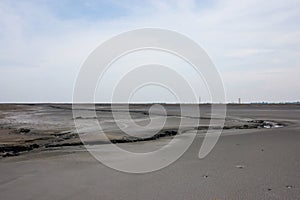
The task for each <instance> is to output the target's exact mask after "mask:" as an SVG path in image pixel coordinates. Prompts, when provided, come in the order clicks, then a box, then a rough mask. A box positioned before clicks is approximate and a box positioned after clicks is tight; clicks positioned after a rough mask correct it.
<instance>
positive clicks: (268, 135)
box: [0, 105, 300, 199]
mask: <svg viewBox="0 0 300 200" xmlns="http://www.w3.org/2000/svg"><path fill="white" fill-rule="evenodd" d="M62 106H63V105H62ZM17 107H18V108H16V107H15V106H7V105H5V106H4V107H3V106H2V107H1V116H0V119H1V127H2V128H1V145H2V146H1V147H7V146H14V145H20V144H23V145H21V146H24V145H25V146H26V145H27V146H28V145H33V144H38V145H39V146H38V147H37V146H36V147H32V149H33V150H31V151H29V152H27V153H22V152H21V154H20V155H19V156H9V157H5V158H2V159H1V160H0V171H1V173H0V199H70V198H72V199H84V198H85V199H298V198H299V196H300V181H299V180H300V170H299V169H300V159H299V158H300V157H299V155H298V154H299V152H300V134H299V131H300V122H299V119H300V108H299V106H297V105H229V106H228V107H227V109H228V110H227V113H228V119H227V121H226V126H227V127H229V128H228V129H226V130H224V132H223V134H222V137H221V138H220V139H219V141H218V143H217V145H216V146H215V148H214V149H213V151H212V152H211V153H210V154H209V155H208V156H207V157H205V158H204V159H202V160H200V159H198V156H197V155H198V151H199V148H200V146H201V143H202V141H203V136H202V135H201V134H198V136H197V137H196V139H195V141H194V143H193V144H192V146H191V147H190V148H189V149H188V151H186V152H185V154H184V155H183V156H182V157H181V158H180V159H179V160H177V161H176V162H175V163H173V164H172V165H170V166H168V167H167V168H164V169H162V170H159V171H156V172H153V173H147V174H143V175H133V174H126V173H121V172H117V171H115V170H112V169H110V168H108V167H105V166H104V165H102V164H100V163H99V162H98V161H97V160H95V159H94V158H93V157H92V156H91V155H90V154H89V153H88V152H86V150H85V149H84V148H83V147H82V146H80V145H74V146H68V145H65V144H66V143H73V142H74V143H75V142H77V141H78V138H76V137H77V136H76V133H74V132H73V131H74V125H73V120H72V117H73V116H72V114H71V113H70V112H69V111H66V110H67V108H65V109H62V108H61V107H60V108H57V107H53V106H50V105H47V106H45V105H43V106H40V107H39V108H37V106H36V105H34V106H17ZM12 109H14V111H13V112H12ZM135 109H136V110H137V111H138V112H134V113H135V114H134V116H133V117H134V118H136V119H139V118H143V117H145V113H143V112H144V111H145V110H147V109H146V108H135ZM206 109H207V108H205V106H204V108H203V109H202V110H204V115H201V116H203V118H204V119H206V117H205V112H206ZM62 110H64V111H63V112H62ZM208 110H209V109H208ZM142 111H143V112H142ZM168 111H170V115H172V116H170V117H173V120H171V121H170V124H171V125H170V126H171V127H173V128H174V127H175V126H176V117H174V116H177V114H176V112H177V111H176V109H172V108H170V109H168ZM102 112H103V113H106V115H105V114H103V113H102V114H101V111H99V114H100V115H98V116H99V117H100V118H101V120H103V119H102V118H106V119H107V120H109V119H111V118H110V117H109V112H104V111H103V108H102ZM13 113H14V114H13ZM16 113H17V114H16ZM45 113H46V114H45ZM47 113H48V114H47ZM49 113H51V114H49ZM33 116H36V119H34V120H33ZM41 116H42V117H41ZM57 116H59V117H57ZM47 118H48V120H46V119H47ZM37 119H40V121H38V122H35V121H37ZM9 120H10V121H9ZM253 120H264V121H275V122H278V123H282V124H285V125H287V126H285V127H282V128H270V129H269V128H257V127H251V126H252V125H253V122H251V121H253ZM51 122H52V123H51ZM35 123H37V124H36V125H34V124H35ZM245 124H246V125H247V127H244V125H245ZM258 124H260V123H258ZM206 125H207V124H206V123H205V120H204V122H203V124H201V127H205V126H206ZM254 125H255V126H256V125H257V123H254ZM111 126H114V125H112V124H108V129H109V128H111ZM170 126H169V127H168V130H169V129H170ZM249 126H250V127H249ZM189 128H191V127H189ZM197 128H199V127H197ZM27 129H29V130H30V131H29V132H28V130H27ZM114 130H115V129H114ZM92 131H93V130H92ZM119 133H120V132H119V131H115V132H113V133H111V135H112V137H114V138H115V137H117V138H118V137H119ZM54 134H55V135H54ZM61 134H62V135H61ZM73 134H74V137H69V136H70V135H73ZM9 136H10V137H11V138H9ZM64 137H66V138H64ZM29 138H32V139H33V141H34V142H32V141H30V140H29ZM121 138H123V136H122V137H121ZM170 139H171V138H169V137H162V138H160V139H157V140H151V141H146V142H145V141H144V142H135V143H122V144H118V145H120V147H124V148H127V149H132V150H134V149H139V148H140V147H142V148H145V149H147V148H148V146H149V145H150V144H153V143H154V144H155V145H156V146H160V145H164V144H165V141H168V140H170ZM37 141H38V142H37ZM60 143H62V144H63V145H62V147H57V146H58V145H56V146H55V147H50V148H46V147H45V146H47V145H49V144H60ZM150 146H151V145H150ZM99 148H100V149H103V151H105V150H106V144H101V145H99ZM6 153H7V152H6ZM108 153H112V154H113V152H108ZM113 159H115V160H118V159H124V158H118V157H114V158H113ZM112 162H113V160H112Z"/></svg>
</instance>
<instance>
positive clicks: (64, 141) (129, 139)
mask: <svg viewBox="0 0 300 200" xmlns="http://www.w3.org/2000/svg"><path fill="white" fill-rule="evenodd" d="M283 126H285V125H284V124H282V123H277V122H271V121H264V120H252V121H247V123H246V124H241V125H232V126H231V125H225V126H224V127H214V126H210V127H209V126H199V127H196V128H194V129H189V130H203V131H204V130H208V128H211V129H257V128H279V127H283ZM16 131H17V132H19V133H21V134H26V133H31V130H30V129H28V128H21V129H18V130H16ZM177 134H178V130H177V129H169V130H162V131H161V132H159V133H157V134H155V135H153V136H150V137H145V138H140V137H133V136H128V135H126V136H123V137H120V139H111V140H110V142H111V143H133V142H143V141H150V140H157V139H159V138H162V137H168V136H169V137H171V136H175V135H177ZM52 136H55V137H56V138H57V140H52V139H51V138H48V142H47V140H46V139H45V140H43V143H39V142H40V140H33V141H30V142H28V143H27V144H26V143H21V144H12V145H8V144H5V145H0V157H10V156H18V155H19V154H20V153H25V152H29V151H32V150H34V149H37V150H38V149H40V150H41V149H51V148H56V147H67V146H82V145H83V143H82V142H81V141H80V139H79V137H78V135H76V134H74V133H71V132H64V133H57V134H52ZM75 136H76V137H75ZM58 138H59V139H58ZM74 138H75V140H74ZM70 139H71V140H70ZM33 142H35V143H33ZM108 143H109V142H107V141H95V142H89V143H86V144H89V145H99V144H108Z"/></svg>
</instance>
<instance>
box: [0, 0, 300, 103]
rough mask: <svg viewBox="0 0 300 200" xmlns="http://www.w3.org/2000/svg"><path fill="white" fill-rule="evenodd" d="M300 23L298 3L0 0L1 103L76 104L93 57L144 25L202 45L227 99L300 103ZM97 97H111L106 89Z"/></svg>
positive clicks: (158, 96)
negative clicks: (75, 92) (79, 82)
mask: <svg viewBox="0 0 300 200" xmlns="http://www.w3.org/2000/svg"><path fill="white" fill-rule="evenodd" d="M299 24H300V1H299V0H273V1H261V0H245V1H240V0H228V1H223V0H212V1H209V0H203V1H202V0H199V1H192V0H187V1H184V0H177V1H176V0H174V1H173V0H167V1H155V0H150V1H138V0H133V1H121V0H112V1H101V0H100V1H96V0H86V1H83V0H24V1H18V0H14V1H12V0H0V102H71V101H72V93H73V89H74V83H75V81H76V77H77V75H78V73H79V71H80V67H81V65H82V63H83V62H84V61H85V59H86V58H87V57H88V55H89V54H90V53H91V52H92V51H93V50H94V49H95V48H96V47H97V46H98V45H100V44H101V43H102V42H104V41H106V40H108V39H110V38H112V37H113V36H115V35H118V34H120V33H122V32H125V31H130V30H133V29H138V28H145V27H155V28H163V29H168V30H173V31H176V32H178V33H181V34H183V35H186V36H188V37H189V38H191V39H192V40H194V41H195V42H197V43H198V44H199V45H200V46H201V47H202V48H203V49H205V51H206V53H207V54H208V55H209V57H210V58H211V60H212V61H213V63H214V64H215V66H216V68H217V69H218V71H219V73H220V75H221V77H222V80H223V83H224V88H225V92H226V101H227V102H237V99H238V98H241V99H242V102H262V101H265V102H286V101H299V100H300V87H299V85H300V78H299V74H300V66H299V65H300V26H299ZM136 56H137V55H136ZM127 65H128V63H127ZM116 70H117V66H116ZM116 72H117V71H116ZM189 72H190V71H189V70H185V71H182V73H183V74H184V73H186V74H187V76H189ZM191 73H192V72H191ZM109 76H110V77H113V76H114V73H112V74H111V75H109ZM189 78H190V79H194V77H193V76H192V75H191V76H190V77H189ZM192 81H193V80H192ZM110 84H111V83H110V80H109V78H108V80H107V82H105V83H104V85H108V86H109V85H110ZM178 87H180V86H178ZM108 88H109V87H108ZM197 92H198V93H199V94H198V95H199V96H201V95H202V93H201V89H199V91H197ZM164 93H165V94H164ZM167 93H168V92H167V91H164V90H163V89H162V88H157V87H152V88H151V87H150V88H145V90H144V91H140V92H137V93H136V96H135V98H136V99H137V100H138V101H174V97H173V96H172V95H170V94H167ZM96 96H97V101H104V102H106V101H108V100H109V99H108V98H107V95H106V93H105V91H97V95H96ZM204 96H205V95H204ZM203 101H209V98H204V100H203Z"/></svg>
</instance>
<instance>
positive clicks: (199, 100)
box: [199, 96, 201, 104]
mask: <svg viewBox="0 0 300 200" xmlns="http://www.w3.org/2000/svg"><path fill="white" fill-rule="evenodd" d="M199 104H201V97H200V96H199Z"/></svg>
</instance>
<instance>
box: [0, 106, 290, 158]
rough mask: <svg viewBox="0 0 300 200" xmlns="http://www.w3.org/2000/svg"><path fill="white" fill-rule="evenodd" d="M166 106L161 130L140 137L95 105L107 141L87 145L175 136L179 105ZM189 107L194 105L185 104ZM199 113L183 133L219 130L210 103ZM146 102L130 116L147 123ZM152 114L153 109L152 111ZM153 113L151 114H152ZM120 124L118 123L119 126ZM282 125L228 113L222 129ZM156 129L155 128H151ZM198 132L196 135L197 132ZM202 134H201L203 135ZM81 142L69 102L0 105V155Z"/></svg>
mask: <svg viewBox="0 0 300 200" xmlns="http://www.w3.org/2000/svg"><path fill="white" fill-rule="evenodd" d="M165 106H166V108H167V112H168V113H167V120H166V123H165V125H164V127H163V128H162V130H161V131H160V132H158V133H156V134H154V135H151V134H150V133H149V132H151V130H147V129H145V130H144V131H140V130H139V133H137V134H138V135H141V136H143V137H138V136H130V135H127V134H125V133H124V132H123V131H122V130H121V129H120V128H119V127H118V125H117V124H116V123H117V121H116V120H115V119H114V118H113V116H112V112H111V107H110V105H99V106H96V110H97V120H98V122H99V123H100V124H101V126H102V128H103V131H104V132H105V134H106V136H107V137H108V138H109V140H110V141H107V139H106V138H99V137H98V138H95V139H93V140H91V141H89V144H107V143H109V142H112V143H130V142H142V141H150V140H156V139H159V138H162V137H168V136H175V135H177V134H178V127H179V124H180V120H181V119H182V118H183V116H180V107H179V105H165ZM186 106H189V107H191V108H192V106H193V105H186ZM201 107H202V108H200V109H201V110H202V114H201V119H200V123H199V124H197V125H196V126H195V124H193V123H191V124H188V123H187V124H184V126H185V128H184V130H183V133H184V132H189V131H194V130H198V132H199V133H200V134H201V133H203V134H205V132H206V130H207V129H208V128H209V127H210V128H212V129H221V128H222V127H219V126H214V125H213V124H209V122H210V117H211V116H210V112H209V108H210V107H209V105H202V106H201ZM80 108H81V109H82V110H83V111H84V113H83V114H85V115H86V114H87V113H86V112H90V110H89V109H90V106H88V105H82V106H80ZM148 108H149V105H132V106H131V110H130V111H129V112H130V114H131V117H132V119H133V120H134V121H135V122H136V123H139V124H142V123H148V122H149V113H148ZM124 109H125V106H124V105H120V106H118V107H117V109H116V110H115V113H118V114H119V115H120V116H122V114H123V112H124ZM154 115H155V112H154ZM152 116H153V113H152ZM155 117H156V118H155V119H156V120H161V119H162V118H163V117H165V116H161V115H160V113H159V112H157V114H156V116H155ZM184 117H185V118H188V120H189V121H193V120H195V118H194V117H193V116H184ZM76 119H77V120H81V121H82V122H83V123H85V126H84V127H81V129H82V130H81V132H83V133H86V134H89V133H91V134H92V133H95V132H97V131H98V130H97V126H96V125H94V124H92V122H90V118H88V117H86V116H84V115H83V116H78V117H76ZM121 123H122V124H123V125H125V126H127V130H128V131H129V132H135V131H136V130H134V128H131V127H130V123H129V122H127V121H126V120H123V119H122V122H121ZM122 124H121V125H122ZM281 126H284V124H283V123H282V122H272V121H267V120H261V119H260V120H256V119H248V118H238V117H236V116H232V117H231V116H227V118H226V121H225V126H224V127H223V129H225V130H228V129H261V128H277V127H281ZM152 128H155V127H152ZM200 134H199V135H200ZM203 134H202V136H204V135H203ZM80 145H83V144H82V142H81V140H80V138H79V137H78V134H77V131H76V129H75V126H74V118H73V115H72V110H71V105H68V104H65V105H63V104H61V105H60V104H52V105H51V104H31V105H14V104H2V105H0V156H2V157H9V156H17V155H19V154H20V153H26V152H29V151H32V150H45V149H47V150H51V149H52V148H54V147H64V146H80Z"/></svg>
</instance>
